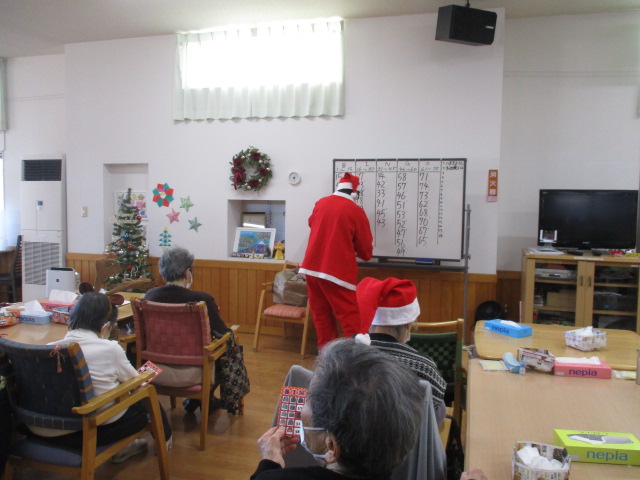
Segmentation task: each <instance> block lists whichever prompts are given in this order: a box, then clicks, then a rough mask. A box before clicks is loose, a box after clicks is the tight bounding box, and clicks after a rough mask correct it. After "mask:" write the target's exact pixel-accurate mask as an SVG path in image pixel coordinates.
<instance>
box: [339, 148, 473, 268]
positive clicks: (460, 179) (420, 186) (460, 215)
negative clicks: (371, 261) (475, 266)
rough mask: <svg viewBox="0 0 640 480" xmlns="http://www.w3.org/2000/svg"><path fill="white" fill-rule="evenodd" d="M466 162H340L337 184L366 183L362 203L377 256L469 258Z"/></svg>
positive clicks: (454, 160) (371, 160)
mask: <svg viewBox="0 0 640 480" xmlns="http://www.w3.org/2000/svg"><path fill="white" fill-rule="evenodd" d="M466 164H467V159H466V158H440V159H433V158H419V159H407V158H397V159H334V161H333V177H334V178H333V182H334V189H336V188H337V185H338V181H339V179H340V178H341V177H342V176H343V175H344V173H346V172H349V173H352V174H354V175H356V176H358V177H359V178H360V184H361V186H362V189H361V192H360V197H359V198H358V201H357V203H358V204H359V205H360V206H361V207H362V208H363V209H364V211H365V213H366V214H367V217H368V218H369V223H370V224H371V232H372V233H373V242H374V243H373V245H374V248H373V255H374V256H375V257H379V258H415V259H429V260H450V261H460V260H461V259H462V258H463V234H464V205H465V203H464V202H465V181H466Z"/></svg>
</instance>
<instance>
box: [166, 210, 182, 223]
mask: <svg viewBox="0 0 640 480" xmlns="http://www.w3.org/2000/svg"><path fill="white" fill-rule="evenodd" d="M178 215H180V212H176V211H175V210H174V209H173V208H172V209H171V213H167V217H168V218H169V223H170V224H171V223H173V222H179V221H180V219H179V218H178Z"/></svg>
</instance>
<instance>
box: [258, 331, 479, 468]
mask: <svg viewBox="0 0 640 480" xmlns="http://www.w3.org/2000/svg"><path fill="white" fill-rule="evenodd" d="M424 397H425V390H424V388H423V387H421V386H420V384H419V381H418V378H417V377H416V376H415V375H411V372H410V370H408V369H407V367H405V366H404V365H402V364H401V363H400V362H398V361H396V360H395V359H393V358H392V357H391V356H389V355H386V354H384V353H382V352H381V351H379V350H378V349H376V348H371V347H369V346H366V345H363V344H360V343H357V342H355V341H354V340H353V339H352V338H341V339H337V340H334V341H332V342H330V343H328V344H326V345H325V347H324V348H323V349H322V350H321V351H320V355H319V356H318V359H317V361H316V365H315V369H314V371H313V377H312V378H311V383H310V384H309V391H308V392H307V401H306V403H305V405H304V407H303V409H302V412H301V413H302V414H301V420H302V434H301V439H302V440H300V439H299V438H297V437H287V436H286V435H285V428H284V427H273V428H271V429H270V430H268V431H267V432H266V433H265V434H264V435H263V436H262V437H260V439H259V440H258V446H259V447H260V451H261V453H262V460H261V461H260V463H259V464H258V468H257V470H256V471H255V473H254V474H253V475H252V476H251V479H252V480H280V479H282V480H316V479H318V480H346V479H349V478H359V479H369V480H386V479H388V478H389V477H390V476H391V474H392V471H393V470H394V469H395V468H396V467H397V466H398V465H400V463H401V462H402V461H403V460H404V459H405V457H406V456H407V455H408V454H409V452H410V451H411V450H412V448H413V447H414V445H415V443H416V441H417V437H418V435H419V429H420V423H421V421H422V415H423V412H424V407H423V402H424ZM298 447H301V448H304V449H305V450H307V451H309V452H310V453H311V454H312V455H313V456H314V457H315V458H316V459H317V460H318V463H319V464H320V465H314V466H307V467H285V462H284V456H285V455H286V454H287V453H289V452H292V451H293V450H295V449H296V448H298ZM460 480H487V478H486V476H485V475H484V473H483V472H482V471H481V470H478V469H471V470H469V471H468V472H464V473H463V474H462V476H461V477H460Z"/></svg>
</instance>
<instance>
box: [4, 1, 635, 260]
mask: <svg viewBox="0 0 640 480" xmlns="http://www.w3.org/2000/svg"><path fill="white" fill-rule="evenodd" d="M435 19H436V17H435V15H417V16H406V17H393V18H378V19H367V20H358V21H349V22H347V25H346V49H347V50H346V53H347V59H348V60H347V65H346V68H347V70H346V78H347V91H346V94H347V97H346V98H347V105H346V106H347V114H346V115H345V117H344V118H332V119H324V118H323V119H293V120H291V119H290V120H266V121H265V120H260V121H254V120H242V121H228V122H185V123H174V122H172V121H171V120H170V118H171V81H172V69H173V39H172V37H154V38H143V39H131V40H122V41H110V42H96V43H89V44H75V45H69V46H68V47H67V52H66V54H65V55H59V56H43V57H30V58H19V59H10V60H9V63H8V73H9V114H10V122H11V124H10V130H9V131H8V132H7V137H6V151H5V159H6V160H5V187H6V198H7V209H8V210H9V212H14V216H17V208H18V207H17V205H18V203H17V195H18V183H19V178H20V176H19V161H20V159H21V158H23V157H24V156H26V155H33V154H50V153H54V152H60V151H62V152H65V153H66V154H67V159H68V165H67V173H68V188H69V194H68V203H69V206H68V212H69V219H68V220H69V227H70V235H69V236H70V238H69V250H70V251H72V252H90V253H98V252H101V251H102V250H103V249H104V237H103V235H104V233H105V232H104V230H105V228H107V227H108V224H107V226H106V227H105V224H104V212H105V209H106V208H107V207H106V206H105V203H106V201H107V200H105V198H106V199H108V198H110V196H109V195H107V194H105V193H104V192H103V191H102V189H103V185H104V182H105V179H104V177H103V176H104V171H105V169H104V167H103V165H104V164H117V163H144V164H148V187H149V190H151V189H152V188H153V186H155V184H156V183H158V182H160V183H164V182H168V183H169V184H170V186H172V187H174V188H175V189H176V196H177V197H179V196H186V195H191V199H192V200H193V202H194V203H195V204H196V205H195V206H194V207H192V209H191V210H190V212H189V213H191V212H193V213H194V215H197V216H198V219H199V221H200V222H201V223H202V224H203V226H202V227H201V228H200V232H199V233H195V232H193V231H189V230H187V227H186V224H184V223H182V220H181V223H180V224H179V226H177V225H176V224H175V223H174V224H172V225H173V226H172V227H170V228H171V233H172V235H174V243H180V244H183V245H185V246H187V247H189V248H191V249H192V250H193V251H194V252H195V253H196V255H197V256H198V257H199V258H226V256H227V253H228V252H227V249H228V246H227V231H226V230H227V228H226V226H227V218H226V216H227V200H228V199H237V200H241V199H253V198H257V199H265V200H285V201H286V202H287V216H286V217H287V218H286V222H287V227H286V228H287V253H288V256H290V257H291V258H293V259H298V260H299V259H301V258H302V255H303V252H304V247H305V245H306V238H307V235H308V232H307V227H306V219H307V216H308V214H309V212H310V210H311V208H312V207H313V203H314V201H315V200H316V199H317V198H319V197H321V196H323V195H326V194H327V193H329V190H330V185H331V176H330V169H331V160H332V159H333V158H346V157H350V156H351V157H367V156H398V157H414V156H417V155H420V156H422V155H432V156H466V157H468V158H469V165H468V167H469V170H468V178H467V201H468V202H469V203H471V206H472V210H473V213H472V225H471V231H472V241H471V254H472V263H471V269H472V271H474V272H482V273H492V272H494V271H495V270H496V268H497V269H506V270H519V269H520V249H521V248H522V247H525V246H530V245H532V244H534V242H535V235H536V232H535V230H536V221H537V218H536V217H537V194H538V190H539V189H540V188H553V187H555V188H638V179H639V176H640V171H639V169H640V159H639V158H638V156H639V155H640V135H638V133H639V132H638V125H639V124H638V91H639V89H638V87H639V83H640V82H639V78H640V73H639V72H640V66H639V61H640V60H639V58H640V57H639V55H638V53H639V52H638V48H639V47H638V41H637V40H638V38H639V37H640V31H639V30H640V13H639V12H625V13H624V15H623V14H599V15H583V16H562V17H544V18H533V19H518V20H509V21H508V22H506V29H505V28H503V17H502V11H499V25H498V29H497V37H496V42H495V43H494V45H493V46H491V47H469V46H463V45H455V44H448V43H444V42H435V41H433V40H432V39H433V32H434V29H435ZM503 46H504V69H503ZM65 68H66V72H65ZM503 71H504V76H503ZM503 80H504V86H503ZM65 82H66V83H65ZM503 87H504V88H503ZM503 104H504V105H503ZM65 110H66V116H65ZM501 117H502V118H501ZM65 128H66V137H65V131H64V129H65ZM249 145H255V146H257V147H259V148H260V149H262V150H263V151H265V152H267V153H268V154H269V155H270V156H271V157H272V159H273V162H274V171H275V176H274V178H273V180H272V181H271V183H270V185H269V187H268V188H266V189H264V190H263V191H262V192H260V193H259V194H257V195H256V194H251V195H246V192H245V193H238V192H234V191H233V190H232V188H231V187H230V186H229V181H228V180H227V178H228V175H229V164H228V163H229V161H230V159H231V157H232V155H233V154H234V153H236V152H238V151H239V150H241V149H244V148H247V147H248V146H249ZM500 149H501V150H502V151H500ZM490 168H499V169H500V192H499V200H498V203H496V204H491V203H486V201H485V195H486V192H485V190H486V175H487V170H488V169H490ZM292 170H295V171H298V172H299V173H301V175H302V178H303V180H302V182H301V183H300V184H299V185H298V186H297V187H292V186H290V185H289V184H288V183H287V181H286V178H287V175H288V173H289V172H290V171H292ZM178 202H179V199H178ZM82 205H88V206H89V216H88V217H86V218H82V217H80V206H82ZM178 205H179V203H178ZM154 209H155V211H154ZM166 210H167V209H159V208H158V207H156V206H154V205H151V206H150V214H151V215H152V218H151V219H150V227H149V228H150V243H151V245H152V254H156V255H157V254H158V253H159V252H158V250H159V248H158V247H157V235H158V234H159V233H160V231H161V230H162V228H163V227H164V225H165V223H166V222H165V220H166V217H165V216H164V214H165V213H166ZM96 212H97V213H96ZM188 216H189V217H191V215H188ZM184 217H185V215H184V214H181V218H184ZM498 219H499V222H498ZM15 233H16V234H17V229H16V230H15ZM497 252H499V254H497Z"/></svg>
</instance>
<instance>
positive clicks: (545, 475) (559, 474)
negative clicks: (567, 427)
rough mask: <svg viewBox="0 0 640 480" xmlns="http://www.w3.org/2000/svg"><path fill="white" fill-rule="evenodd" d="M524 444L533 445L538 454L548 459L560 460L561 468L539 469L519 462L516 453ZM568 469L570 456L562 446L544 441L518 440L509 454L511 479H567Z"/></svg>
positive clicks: (569, 467)
mask: <svg viewBox="0 0 640 480" xmlns="http://www.w3.org/2000/svg"><path fill="white" fill-rule="evenodd" d="M525 446H533V447H535V448H536V449H538V452H539V453H540V455H541V456H543V457H545V458H547V459H548V460H551V459H552V458H555V459H556V460H558V461H560V462H562V463H563V466H562V468H561V469H560V470H540V469H537V468H531V467H529V466H527V465H524V464H523V463H520V462H519V461H518V457H517V455H516V453H517V452H518V450H520V449H521V448H523V447H525ZM570 469H571V457H570V456H569V454H568V452H567V450H566V449H565V448H564V447H559V446H556V445H548V444H546V443H538V442H526V441H519V442H517V443H516V445H515V447H514V448H513V455H512V456H511V478H512V479H513V480H569V471H570Z"/></svg>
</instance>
